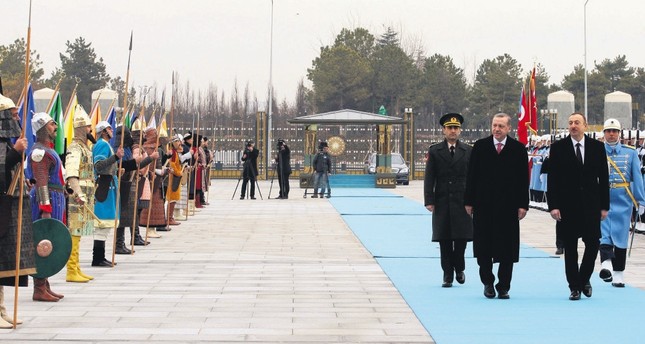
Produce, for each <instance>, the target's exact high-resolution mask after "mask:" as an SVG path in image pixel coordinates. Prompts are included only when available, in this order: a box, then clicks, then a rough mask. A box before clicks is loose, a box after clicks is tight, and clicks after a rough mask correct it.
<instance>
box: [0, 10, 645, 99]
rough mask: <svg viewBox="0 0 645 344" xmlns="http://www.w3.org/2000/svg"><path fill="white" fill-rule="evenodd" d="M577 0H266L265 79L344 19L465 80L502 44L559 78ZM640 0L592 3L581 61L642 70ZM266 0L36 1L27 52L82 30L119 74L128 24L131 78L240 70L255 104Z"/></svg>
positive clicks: (574, 40)
mask: <svg viewBox="0 0 645 344" xmlns="http://www.w3.org/2000/svg"><path fill="white" fill-rule="evenodd" d="M583 5H584V1H583V0H542V1H525V0H488V1H477V0H468V1H460V0H450V1H445V0H371V1H369V0H274V1H273V20H274V23H273V25H274V32H273V84H274V85H275V91H276V94H277V96H278V99H279V100H280V101H281V100H282V99H284V98H285V97H286V98H287V100H288V101H289V102H292V100H293V99H294V96H295V90H296V85H297V83H298V81H299V80H300V79H303V78H304V80H305V83H306V85H308V86H310V83H309V82H308V81H307V79H306V73H307V68H309V67H311V62H312V60H313V59H314V58H315V57H316V56H318V54H319V51H320V47H321V46H322V45H328V44H331V43H332V42H333V40H334V38H335V37H336V35H337V34H338V33H339V32H340V30H341V29H342V28H345V27H346V28H355V27H364V28H367V29H368V30H369V31H370V32H372V34H374V35H376V36H378V35H380V34H381V33H383V32H384V31H385V28H386V27H388V26H390V27H392V28H394V29H395V30H396V31H398V32H400V33H401V38H402V42H403V44H404V47H405V46H412V45H421V46H422V47H423V50H424V51H425V53H426V55H427V56H430V55H432V54H434V53H439V54H444V55H450V56H452V58H453V59H454V62H455V64H456V65H457V66H458V67H461V68H463V69H464V70H465V72H466V74H467V75H468V77H469V79H472V75H473V74H474V72H475V70H476V68H477V66H478V65H479V64H480V63H481V62H482V61H483V60H484V59H488V58H494V57H496V56H498V55H501V54H503V53H509V54H510V55H511V56H512V57H514V58H515V59H517V60H518V62H519V63H520V64H521V65H522V67H523V68H524V69H525V70H528V69H529V68H531V67H532V66H533V63H534V62H537V63H541V64H542V65H544V67H545V69H546V71H547V72H548V73H549V74H550V76H551V80H550V82H556V83H560V82H561V81H562V77H563V76H564V75H566V74H568V73H570V72H571V71H572V70H573V66H574V65H576V64H583V63H584V34H583V32H584V30H583V28H584V26H583V22H584V21H583V18H584V15H583V13H584V12H583V8H584V6H583ZM28 7H29V1H28V0H3V4H2V6H1V10H2V14H3V16H4V18H6V19H5V25H3V29H2V34H1V35H0V45H8V44H10V43H12V42H13V41H14V40H15V39H16V38H18V37H25V36H26V32H27V26H28V20H27V19H28ZM644 13H645V2H643V1H642V0H614V1H606V0H605V1H600V0H589V2H588V4H587V55H588V59H587V61H588V68H589V69H592V68H593V62H594V60H598V61H600V60H602V59H604V58H614V57H615V56H617V55H619V54H624V55H627V60H628V61H629V62H630V64H631V65H632V66H640V67H645V44H644V43H645V42H644V37H645V20H643V19H642V16H643V14H644ZM270 28H271V0H237V1H233V0H229V1H222V0H181V1H178V0H154V1H152V0H150V1H148V0H136V1H135V0H110V1H105V0H61V1H47V0H33V8H32V24H31V32H32V34H31V38H32V43H31V47H32V49H35V50H37V52H38V53H39V54H40V57H41V60H42V61H43V62H44V64H43V67H44V69H45V73H46V74H45V75H46V76H49V74H50V73H51V71H52V70H53V69H54V68H55V67H57V66H60V59H59V56H58V54H59V53H60V52H63V51H64V49H65V42H66V41H67V40H71V41H73V40H74V39H75V38H77V37H79V36H82V37H84V38H85V39H86V40H87V41H89V42H91V43H92V46H93V47H94V49H95V50H96V53H97V55H98V56H100V57H103V59H104V62H105V64H106V65H107V72H108V73H109V74H110V76H111V77H115V76H121V77H122V78H124V79H125V74H126V66H127V57H128V43H129V38H130V30H134V47H133V52H132V64H131V74H130V80H131V83H130V84H131V85H134V86H135V87H138V86H142V85H152V84H153V83H155V82H156V83H157V85H158V87H159V88H163V86H164V85H165V86H167V87H168V89H169V88H170V85H171V76H172V71H173V70H175V71H177V72H178V73H179V76H180V79H181V80H182V82H183V81H185V80H186V79H188V80H190V82H191V84H192V85H194V86H195V87H197V88H201V89H206V87H207V86H208V84H209V83H213V84H214V85H216V86H217V87H218V88H219V90H220V92H221V90H224V91H225V92H226V95H227V97H228V96H229V95H230V94H231V89H232V87H233V83H234V80H235V79H236V78H237V82H238V85H239V90H240V92H242V91H243V90H244V86H245V85H246V83H247V82H248V83H249V88H250V90H251V92H252V93H253V92H256V93H257V95H258V99H259V100H260V101H263V100H266V99H263V98H265V94H266V93H265V92H266V87H267V85H268V83H269V69H270V68H269V66H270V63H269V56H270V53H269V51H270V46H271V44H270V42H271V35H270Z"/></svg>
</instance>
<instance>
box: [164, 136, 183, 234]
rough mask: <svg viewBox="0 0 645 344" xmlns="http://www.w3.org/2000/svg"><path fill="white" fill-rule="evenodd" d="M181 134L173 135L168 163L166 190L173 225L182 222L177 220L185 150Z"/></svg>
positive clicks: (169, 220) (169, 214)
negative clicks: (182, 155)
mask: <svg viewBox="0 0 645 344" xmlns="http://www.w3.org/2000/svg"><path fill="white" fill-rule="evenodd" d="M181 141H182V138H181V135H179V134H176V135H175V136H173V137H172V140H171V141H170V144H171V146H172V150H171V151H170V152H169V153H168V155H170V158H169V159H170V160H169V161H170V162H169V163H168V168H169V172H170V173H169V176H168V190H167V191H166V199H167V200H168V217H169V219H168V224H169V225H171V226H176V225H179V224H180V223H179V222H177V221H176V220H175V206H176V205H177V202H179V200H180V199H181V177H182V175H183V169H182V166H181V158H180V155H181V153H182V151H183V149H182V147H181Z"/></svg>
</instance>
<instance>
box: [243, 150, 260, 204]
mask: <svg viewBox="0 0 645 344" xmlns="http://www.w3.org/2000/svg"><path fill="white" fill-rule="evenodd" d="M258 155H260V151H259V150H258V149H257V148H255V144H254V143H253V141H249V142H247V143H246V148H245V149H244V152H243V153H242V161H244V165H243V167H242V176H243V178H244V180H243V182H242V194H240V199H244V197H245V196H246V183H248V182H251V199H255V181H256V180H257V175H258Z"/></svg>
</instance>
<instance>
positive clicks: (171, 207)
mask: <svg viewBox="0 0 645 344" xmlns="http://www.w3.org/2000/svg"><path fill="white" fill-rule="evenodd" d="M176 204H177V203H176V202H171V203H168V217H169V219H168V225H169V226H177V225H180V224H181V223H179V222H177V220H175V205H176Z"/></svg>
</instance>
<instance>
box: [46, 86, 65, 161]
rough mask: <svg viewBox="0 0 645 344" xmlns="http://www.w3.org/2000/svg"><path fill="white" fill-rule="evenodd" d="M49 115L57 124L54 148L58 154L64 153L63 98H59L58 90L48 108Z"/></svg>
mask: <svg viewBox="0 0 645 344" xmlns="http://www.w3.org/2000/svg"><path fill="white" fill-rule="evenodd" d="M49 115H50V116H51V117H52V118H53V119H54V121H55V122H56V124H58V130H57V131H56V140H55V141H54V149H55V150H56V153H58V155H62V154H64V153H65V120H64V118H63V100H62V99H61V97H60V93H59V92H56V95H55V98H54V103H53V104H52V107H51V109H50V110H49Z"/></svg>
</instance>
